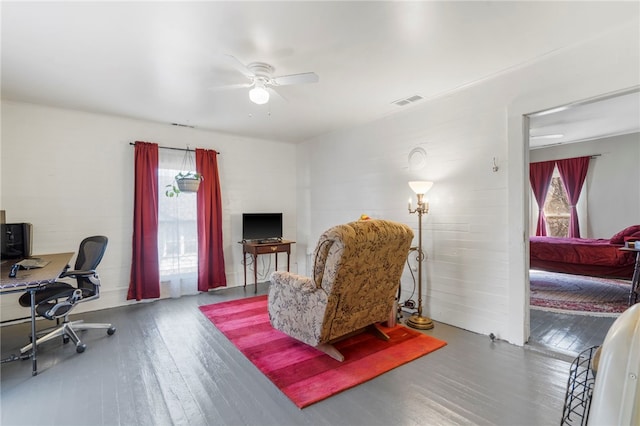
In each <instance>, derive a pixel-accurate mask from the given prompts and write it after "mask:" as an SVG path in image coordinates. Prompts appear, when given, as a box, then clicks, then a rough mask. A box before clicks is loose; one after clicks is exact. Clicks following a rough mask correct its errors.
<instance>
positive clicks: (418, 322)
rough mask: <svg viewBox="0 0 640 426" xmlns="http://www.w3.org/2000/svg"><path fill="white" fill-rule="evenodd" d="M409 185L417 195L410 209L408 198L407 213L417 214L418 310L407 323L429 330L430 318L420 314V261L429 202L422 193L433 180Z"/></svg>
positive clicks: (430, 325) (422, 256) (429, 187)
mask: <svg viewBox="0 0 640 426" xmlns="http://www.w3.org/2000/svg"><path fill="white" fill-rule="evenodd" d="M409 186H410V187H411V189H413V192H415V193H416V195H417V197H418V206H417V207H416V208H415V210H411V199H409V214H413V213H417V214H418V257H417V260H418V312H417V313H415V314H413V315H411V316H410V317H409V318H408V319H407V325H408V326H409V327H411V328H417V329H420V330H430V329H432V328H433V321H431V318H427V317H424V316H422V263H423V261H424V258H425V256H424V252H423V251H422V215H423V214H427V213H428V212H429V203H428V202H427V201H425V199H424V194H426V193H427V191H428V190H429V189H431V187H432V186H433V182H425V181H412V182H409Z"/></svg>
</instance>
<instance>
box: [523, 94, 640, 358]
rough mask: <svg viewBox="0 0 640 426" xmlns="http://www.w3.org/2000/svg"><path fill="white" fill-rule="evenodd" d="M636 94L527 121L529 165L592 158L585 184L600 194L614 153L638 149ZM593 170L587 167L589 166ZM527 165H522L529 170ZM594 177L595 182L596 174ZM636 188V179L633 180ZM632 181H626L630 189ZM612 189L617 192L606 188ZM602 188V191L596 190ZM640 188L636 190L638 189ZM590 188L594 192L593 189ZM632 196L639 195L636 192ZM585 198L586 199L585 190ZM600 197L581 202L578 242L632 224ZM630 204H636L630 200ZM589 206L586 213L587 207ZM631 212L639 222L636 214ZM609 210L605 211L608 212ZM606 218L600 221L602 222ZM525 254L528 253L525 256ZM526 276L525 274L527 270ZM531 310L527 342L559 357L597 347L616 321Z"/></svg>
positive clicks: (639, 103)
mask: <svg viewBox="0 0 640 426" xmlns="http://www.w3.org/2000/svg"><path fill="white" fill-rule="evenodd" d="M639 117H640V91H639V89H638V88H635V89H632V90H627V91H622V92H616V93H612V94H608V95H604V96H601V97H597V98H594V99H589V100H586V101H580V102H576V103H572V104H568V105H564V106H560V107H557V108H552V109H549V110H546V111H541V112H537V113H534V114H528V115H526V116H525V119H524V125H525V129H524V130H525V135H527V137H525V144H526V146H525V150H526V151H528V152H529V156H528V158H529V160H528V162H529V163H531V162H536V161H547V160H552V159H561V158H572V157H578V156H582V155H589V156H592V155H594V156H595V157H593V158H594V160H593V162H599V163H597V167H596V170H595V171H594V173H592V175H591V176H590V177H589V179H591V182H590V181H587V185H589V184H592V185H595V186H596V189H597V191H596V194H598V191H600V192H602V191H606V185H604V184H603V181H602V176H613V175H615V173H610V172H607V170H608V168H607V167H605V166H606V165H607V163H611V162H612V161H613V159H614V157H615V156H616V155H617V156H618V157H619V156H620V155H623V154H620V153H619V152H618V153H616V150H620V149H626V147H629V146H632V145H633V144H634V141H635V144H636V151H637V150H638V148H637V146H640V145H639V144H638V142H640V133H639V132H640V118H639ZM636 151H632V152H630V153H629V155H630V156H631V157H632V158H635V161H636V164H637V161H638V158H640V152H636ZM590 167H591V166H590ZM528 168H529V164H525V169H527V170H528ZM596 171H597V172H598V173H599V175H596V176H597V180H596V181H595V182H594V179H596V178H594V174H595V172H596ZM634 182H635V185H638V182H640V179H635V180H634ZM630 184H633V183H632V182H630V180H626V181H625V182H624V187H628V186H629V185H630ZM609 185H610V189H609V191H610V192H611V189H612V188H616V187H617V188H620V186H619V185H617V184H615V183H610V184H609ZM598 186H600V188H597V187H598ZM638 186H640V185H638ZM592 189H593V188H592ZM632 191H634V193H635V194H640V188H638V187H636V188H634V189H633V190H632ZM585 193H587V194H589V193H590V192H589V191H588V190H586V191H585ZM603 197H604V196H602V195H596V196H594V197H593V198H595V199H593V200H591V199H589V197H588V196H587V197H586V198H587V199H586V200H585V209H586V210H585V215H584V216H585V218H584V221H583V223H581V224H580V227H581V231H582V235H581V236H582V237H586V238H609V237H610V236H611V235H613V234H614V233H615V232H616V230H619V229H623V228H624V227H625V226H629V225H631V224H635V222H634V223H630V222H629V221H631V222H633V220H634V219H633V218H632V217H631V216H628V215H625V214H624V213H623V214H621V210H630V209H624V208H623V207H621V206H620V205H617V206H616V205H615V204H614V203H607V202H606V201H605V200H604V198H603ZM631 202H632V203H640V201H638V200H631ZM529 204H530V208H529V221H528V223H526V224H525V229H526V231H527V233H528V235H531V230H532V229H533V230H534V233H535V224H532V223H533V221H534V218H537V203H536V201H535V199H532V200H531V202H530V203H529ZM590 205H592V206H594V205H597V207H596V208H593V207H592V209H591V210H592V211H589V206H590ZM637 205H640V204H636V207H635V210H632V209H631V212H632V213H631V215H633V214H635V215H636V216H635V221H637V217H638V216H639V215H638V212H637ZM607 209H608V210H607ZM605 217H606V218H607V221H604V220H603V218H605ZM527 252H528V251H527ZM525 274H526V275H527V276H529V271H525ZM528 309H529V331H530V333H529V341H528V345H529V346H530V347H533V348H536V349H543V350H546V351H552V352H559V353H563V354H567V355H573V356H575V355H576V354H577V353H579V352H581V351H582V350H583V349H585V348H588V347H591V346H595V345H600V344H601V343H602V340H603V339H604V336H605V335H606V332H607V331H608V329H609V327H610V326H611V324H612V323H613V322H614V321H615V317H612V316H595V315H594V314H585V313H567V312H552V311H550V310H540V309H538V308H535V309H532V308H531V307H528Z"/></svg>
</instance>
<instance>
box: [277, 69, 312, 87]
mask: <svg viewBox="0 0 640 426" xmlns="http://www.w3.org/2000/svg"><path fill="white" fill-rule="evenodd" d="M271 81H272V83H273V85H274V86H288V85H291V84H307V83H317V82H318V81H320V77H318V75H317V74H316V73H314V72H305V73H302V74H291V75H283V76H280V77H273V78H272V79H271Z"/></svg>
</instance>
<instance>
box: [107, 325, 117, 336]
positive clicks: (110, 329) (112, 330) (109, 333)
mask: <svg viewBox="0 0 640 426" xmlns="http://www.w3.org/2000/svg"><path fill="white" fill-rule="evenodd" d="M115 332H116V328H115V327H109V328H108V329H107V334H108V335H109V336H111V335H113V333H115Z"/></svg>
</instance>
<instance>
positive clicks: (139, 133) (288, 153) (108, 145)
mask: <svg viewBox="0 0 640 426" xmlns="http://www.w3.org/2000/svg"><path fill="white" fill-rule="evenodd" d="M136 140H141V141H148V142H156V143H158V144H159V145H161V146H172V147H178V148H186V146H187V145H189V147H191V148H196V147H198V148H208V149H216V150H217V151H219V152H221V155H220V156H219V159H218V167H219V173H220V179H221V184H220V186H221V192H222V198H223V227H224V229H223V235H224V236H223V238H224V251H225V267H226V272H227V283H228V286H235V285H242V284H243V272H242V271H243V269H242V263H241V262H242V248H241V246H240V244H238V243H237V242H238V241H240V240H241V239H242V235H241V227H242V222H241V214H242V213H243V212H257V211H274V212H276V211H277V212H283V213H284V228H285V229H284V234H285V237H287V238H289V239H292V240H295V238H296V235H295V232H296V228H297V224H296V193H295V188H296V173H295V167H293V165H294V161H295V150H296V148H295V145H291V144H287V143H281V142H274V141H266V140H255V139H248V138H241V137H236V136H230V135H225V134H219V133H214V132H208V131H201V130H197V129H189V128H184V127H176V126H172V125H169V124H159V123H150V122H143V121H137V120H130V119H125V118H118V117H112V116H106V115H98V114H90V113H85V112H78V111H71V110H64V109H57V108H50V107H45V106H36V105H31V104H25V103H17V102H9V101H3V102H2V145H1V155H2V161H1V166H2V170H1V174H0V176H1V179H2V180H1V191H2V192H1V197H0V209H3V210H6V216H7V217H6V220H7V222H9V223H12V222H30V223H32V224H33V229H34V237H33V238H34V241H33V243H34V247H33V253H34V254H38V253H40V254H44V253H52V252H68V251H74V252H75V251H76V250H77V247H78V244H79V243H80V241H81V240H82V239H83V238H84V237H86V236H88V235H95V234H103V235H106V236H108V237H109V247H108V248H107V252H106V254H105V257H104V259H103V261H102V263H101V265H100V270H99V271H100V277H101V281H102V284H103V288H102V296H101V298H100V299H99V300H98V301H96V302H94V303H87V304H86V306H83V307H82V308H83V309H91V310H93V309H101V308H106V307H111V306H117V305H122V304H125V303H127V302H126V292H127V288H128V285H129V274H130V269H131V237H132V223H133V186H132V182H133V156H134V148H133V147H132V146H130V145H129V143H130V142H134V141H136ZM265 164H266V165H269V166H268V167H265ZM273 164H283V165H284V166H283V167H272V165H273ZM294 250H295V245H294ZM292 260H293V261H292V264H291V269H292V270H293V271H295V270H296V267H297V266H296V263H295V256H294V257H293V259H292ZM271 265H273V262H272V263H271ZM281 265H285V267H286V262H285V261H284V259H283V260H282V262H279V265H278V266H279V267H280V269H282V268H283V267H282V266H281ZM259 271H260V272H262V271H261V270H260V269H259ZM268 272H269V271H265V274H268ZM248 275H249V276H250V277H252V276H253V274H252V273H251V272H250V271H248ZM252 280H253V279H252V278H251V279H249V282H250V283H251V282H252ZM164 294H165V291H164V289H163V296H164ZM166 295H168V291H167V292H166ZM0 303H1V305H0V307H1V308H2V309H1V311H2V314H1V319H2V320H8V319H11V318H16V317H18V316H22V317H24V316H25V315H28V309H26V308H17V307H16V305H17V304H16V303H15V300H14V298H12V297H8V296H4V297H3V298H1V299H0ZM89 305H91V306H89ZM25 309H26V311H25ZM78 311H81V310H78Z"/></svg>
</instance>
